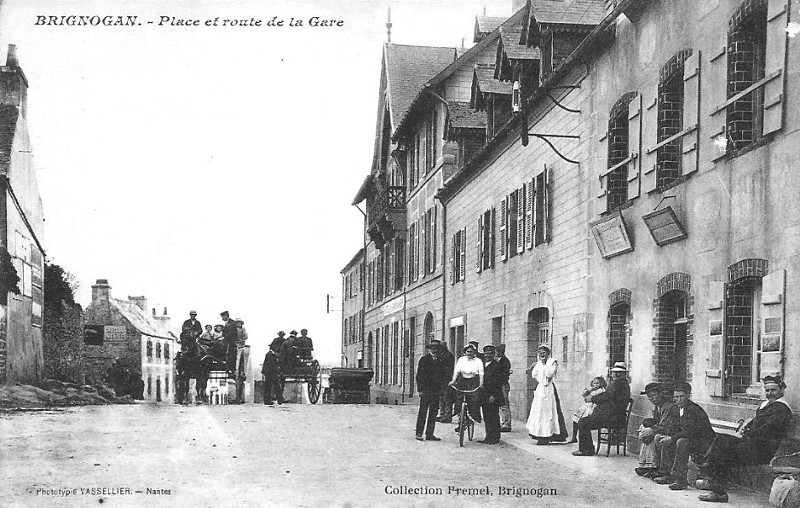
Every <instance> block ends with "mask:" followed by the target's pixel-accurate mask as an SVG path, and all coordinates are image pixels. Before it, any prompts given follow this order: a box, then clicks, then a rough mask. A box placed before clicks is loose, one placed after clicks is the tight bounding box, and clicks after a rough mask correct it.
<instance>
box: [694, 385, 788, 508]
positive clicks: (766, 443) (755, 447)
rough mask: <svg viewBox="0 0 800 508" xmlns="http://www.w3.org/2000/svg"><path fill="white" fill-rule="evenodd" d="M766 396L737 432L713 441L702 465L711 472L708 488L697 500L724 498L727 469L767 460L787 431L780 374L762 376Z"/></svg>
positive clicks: (725, 499) (716, 500) (726, 496)
mask: <svg viewBox="0 0 800 508" xmlns="http://www.w3.org/2000/svg"><path fill="white" fill-rule="evenodd" d="M762 381H763V383H764V394H765V396H766V399H767V400H765V401H764V402H763V403H762V404H761V405H760V406H759V407H758V409H757V410H756V417H755V418H753V420H751V421H750V423H748V424H747V425H745V426H744V428H742V430H741V431H740V432H739V433H738V434H739V435H738V436H729V435H726V434H721V435H719V436H717V439H716V440H715V441H714V446H713V448H712V450H711V451H710V452H709V456H708V465H707V466H706V467H705V469H706V470H707V471H708V473H709V475H710V476H711V480H710V481H709V487H710V489H711V492H709V493H708V494H704V495H701V496H700V498H699V499H700V500H701V501H708V502H713V503H725V502H727V501H728V491H727V487H728V486H727V483H728V473H729V472H730V470H731V469H732V468H734V467H740V466H745V465H753V464H768V463H769V462H770V460H772V457H773V456H774V455H775V452H776V451H777V450H778V446H779V445H780V443H781V441H782V440H783V438H784V437H786V434H787V432H788V431H789V426H790V425H791V422H792V410H791V408H790V407H789V405H788V404H787V403H786V401H785V400H784V398H783V393H784V390H785V389H786V384H785V383H784V382H783V379H781V377H780V376H777V375H775V376H767V377H765V378H764V379H763V380H762Z"/></svg>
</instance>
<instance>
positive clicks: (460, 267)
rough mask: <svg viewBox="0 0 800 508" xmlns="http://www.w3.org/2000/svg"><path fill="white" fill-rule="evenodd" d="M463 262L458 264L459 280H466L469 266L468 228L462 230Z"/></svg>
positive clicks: (460, 253)
mask: <svg viewBox="0 0 800 508" xmlns="http://www.w3.org/2000/svg"><path fill="white" fill-rule="evenodd" d="M458 253H459V255H460V256H461V260H460V261H461V262H460V263H459V264H458V280H464V276H465V275H466V267H467V228H466V227H465V228H464V229H462V230H461V249H460V250H459V252H458Z"/></svg>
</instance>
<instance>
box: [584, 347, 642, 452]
mask: <svg viewBox="0 0 800 508" xmlns="http://www.w3.org/2000/svg"><path fill="white" fill-rule="evenodd" d="M630 397H631V386H630V383H628V367H627V366H626V365H625V362H617V363H615V364H614V366H613V367H612V368H611V382H610V383H609V384H608V386H607V387H606V391H605V392H603V393H598V394H597V395H595V396H594V397H592V402H594V403H595V404H597V407H595V408H594V412H592V414H590V415H589V416H586V417H584V418H581V420H580V421H579V422H578V450H577V451H574V452H572V454H573V455H577V456H579V457H580V456H589V455H594V441H593V440H592V430H593V429H599V428H608V427H619V426H621V425H623V424H624V423H625V415H626V412H627V409H628V399H629V398H630Z"/></svg>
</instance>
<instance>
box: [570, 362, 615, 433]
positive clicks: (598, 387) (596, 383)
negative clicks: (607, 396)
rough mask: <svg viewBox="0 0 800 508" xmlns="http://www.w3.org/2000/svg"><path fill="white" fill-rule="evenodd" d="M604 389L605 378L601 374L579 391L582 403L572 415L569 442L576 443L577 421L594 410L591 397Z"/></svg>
mask: <svg viewBox="0 0 800 508" xmlns="http://www.w3.org/2000/svg"><path fill="white" fill-rule="evenodd" d="M604 391H606V380H605V379H604V378H603V377H602V376H597V377H596V378H594V379H592V382H591V383H590V384H589V386H587V387H586V388H584V389H583V391H582V392H581V396H582V397H583V400H584V403H583V404H582V405H581V407H579V408H578V410H577V411H575V414H574V415H573V416H572V440H571V441H570V443H577V442H578V421H580V419H581V418H583V417H585V416H589V415H590V414H592V412H593V411H594V408H595V407H596V406H597V404H595V403H594V402H592V397H594V396H595V395H597V394H599V393H603V392H604Z"/></svg>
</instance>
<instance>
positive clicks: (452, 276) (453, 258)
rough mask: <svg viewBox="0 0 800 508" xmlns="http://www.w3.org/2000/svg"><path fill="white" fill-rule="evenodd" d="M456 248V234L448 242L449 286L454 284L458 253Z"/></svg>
mask: <svg viewBox="0 0 800 508" xmlns="http://www.w3.org/2000/svg"><path fill="white" fill-rule="evenodd" d="M457 247H458V234H457V233H456V234H454V235H453V236H452V239H451V241H450V284H455V283H456V256H457V255H458V252H457V251H456V248H457Z"/></svg>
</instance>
